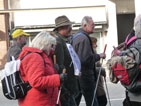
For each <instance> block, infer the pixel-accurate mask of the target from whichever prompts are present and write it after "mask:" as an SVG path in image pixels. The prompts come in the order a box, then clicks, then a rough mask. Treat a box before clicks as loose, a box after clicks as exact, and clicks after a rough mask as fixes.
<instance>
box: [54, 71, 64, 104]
mask: <svg viewBox="0 0 141 106" xmlns="http://www.w3.org/2000/svg"><path fill="white" fill-rule="evenodd" d="M62 73H66V69H63V72H62ZM62 86H63V84H62V85H61V86H60V89H59V93H58V97H57V102H56V106H59V99H60V94H61V89H62Z"/></svg>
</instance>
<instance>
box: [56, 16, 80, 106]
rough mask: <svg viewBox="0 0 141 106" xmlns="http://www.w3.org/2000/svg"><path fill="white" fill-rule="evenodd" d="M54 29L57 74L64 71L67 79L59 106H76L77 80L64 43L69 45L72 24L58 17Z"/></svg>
mask: <svg viewBox="0 0 141 106" xmlns="http://www.w3.org/2000/svg"><path fill="white" fill-rule="evenodd" d="M55 24H56V27H55V29H54V33H55V35H57V38H56V39H57V45H56V50H55V55H56V63H57V64H58V65H59V71H58V73H59V74H60V73H62V70H63V69H66V73H67V75H68V79H67V80H65V81H64V84H63V85H62V90H61V95H60V101H61V106H76V103H75V98H74V95H75V93H76V92H78V88H77V85H78V84H77V80H76V79H77V78H76V77H75V75H74V68H73V64H72V59H71V56H70V54H69V51H68V48H67V46H66V43H69V41H68V37H70V36H71V30H72V22H70V20H69V19H68V18H67V17H66V16H64V15H63V16H59V17H57V18H56V19H55Z"/></svg>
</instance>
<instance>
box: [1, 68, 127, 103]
mask: <svg viewBox="0 0 141 106" xmlns="http://www.w3.org/2000/svg"><path fill="white" fill-rule="evenodd" d="M107 75H108V74H107ZM0 79H1V71H0ZM106 84H107V87H108V93H109V97H110V103H111V105H109V102H108V104H107V106H122V101H123V99H124V97H125V89H124V88H123V87H122V86H121V84H120V83H118V84H113V83H111V82H110V81H109V77H108V76H107V77H106ZM106 91H107V90H106ZM0 106H18V102H17V100H8V99H6V98H5V97H4V96H3V93H2V86H1V82H0ZM80 106H86V105H85V101H84V98H82V100H81V103H80Z"/></svg>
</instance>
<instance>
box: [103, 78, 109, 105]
mask: <svg viewBox="0 0 141 106" xmlns="http://www.w3.org/2000/svg"><path fill="white" fill-rule="evenodd" d="M104 81H105V87H106V92H107V97H108V102H109V105H110V106H111V102H110V96H109V91H108V86H107V83H106V79H105V77H104Z"/></svg>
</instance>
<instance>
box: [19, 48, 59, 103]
mask: <svg viewBox="0 0 141 106" xmlns="http://www.w3.org/2000/svg"><path fill="white" fill-rule="evenodd" d="M28 52H38V53H41V54H42V56H43V58H44V60H45V62H46V65H45V64H44V61H43V58H42V57H41V56H40V55H39V54H37V53H31V54H29V55H27V56H26V57H25V58H24V59H23V60H22V61H21V65H20V71H21V75H22V78H23V80H24V81H25V82H27V81H28V82H29V83H30V85H31V86H32V88H31V89H30V90H29V91H28V93H27V95H26V96H25V97H24V98H23V99H19V106H55V104H56V101H57V96H58V87H59V86H60V78H59V75H58V74H55V73H56V70H55V69H54V68H53V63H52V60H51V58H50V57H48V56H47V55H46V54H45V53H44V52H43V51H41V50H39V49H35V48H31V47H24V48H23V51H22V52H21V54H20V56H19V58H22V57H23V56H24V55H26V54H27V53H28ZM44 65H45V66H44Z"/></svg>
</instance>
